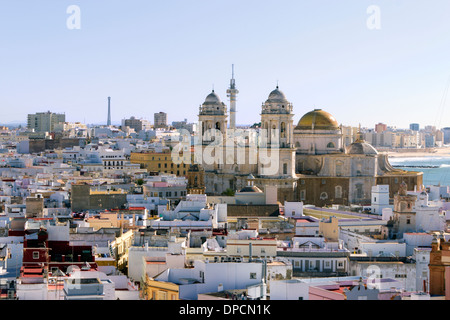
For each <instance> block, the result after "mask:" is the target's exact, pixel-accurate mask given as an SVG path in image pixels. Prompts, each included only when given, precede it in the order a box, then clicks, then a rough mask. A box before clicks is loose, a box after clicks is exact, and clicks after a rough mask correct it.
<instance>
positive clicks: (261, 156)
mask: <svg viewBox="0 0 450 320" xmlns="http://www.w3.org/2000/svg"><path fill="white" fill-rule="evenodd" d="M227 93H228V97H229V98H230V104H231V108H230V111H231V112H230V117H231V121H230V125H228V111H227V106H226V104H225V103H224V102H222V101H221V99H220V97H219V95H217V93H215V92H214V90H213V91H212V92H211V93H210V94H209V95H208V96H207V97H206V99H205V101H204V102H203V104H202V105H201V106H200V108H199V115H198V120H199V129H198V130H199V132H198V133H199V135H200V136H201V137H202V140H201V142H200V143H201V148H202V153H203V154H205V153H208V152H209V153H210V155H211V157H210V158H213V159H215V160H216V161H208V160H207V159H206V158H203V159H202V160H201V161H200V163H201V167H202V176H203V177H202V178H204V187H205V190H206V193H207V194H211V195H220V194H223V193H224V192H226V191H227V190H232V191H240V190H241V189H243V188H245V187H246V186H247V185H249V183H251V184H252V185H254V186H256V187H257V188H254V189H253V192H262V191H261V190H264V189H265V188H266V187H267V186H276V187H277V190H278V201H279V202H281V203H283V202H284V201H302V202H303V203H304V204H313V205H316V206H325V205H330V204H342V205H350V204H360V205H368V204H370V201H371V189H372V186H375V185H378V184H383V185H389V190H390V197H391V198H392V197H393V196H394V194H395V193H396V192H397V191H398V189H399V186H400V184H401V183H405V184H406V185H407V188H408V190H414V189H419V188H421V187H422V172H411V171H404V170H399V169H395V168H393V167H392V166H391V165H390V164H389V161H388V156H387V154H383V153H379V152H378V151H377V150H376V149H375V148H374V147H373V146H372V145H370V144H369V143H367V142H366V141H364V139H363V136H362V134H361V132H359V134H358V138H357V139H356V141H354V142H353V143H351V144H350V145H348V146H344V144H343V134H342V125H339V123H338V122H337V120H336V119H335V118H334V117H333V116H332V115H331V114H329V113H328V112H326V111H324V110H321V109H314V110H312V111H309V112H307V113H306V114H304V116H303V117H301V119H300V121H299V122H298V123H297V125H295V124H294V120H293V118H294V113H293V111H294V110H293V105H292V103H291V102H289V100H287V98H286V96H285V94H284V93H283V92H282V91H281V90H280V89H279V87H278V86H277V87H276V88H275V89H274V90H273V91H272V92H270V94H269V96H268V98H267V100H266V101H265V102H264V103H263V104H262V106H261V113H260V115H261V119H260V121H261V125H260V128H258V130H259V131H260V132H259V133H260V135H261V133H264V134H263V136H264V137H265V139H263V140H264V143H262V144H261V143H258V144H257V148H252V147H251V145H249V144H244V146H242V145H238V143H237V142H236V141H234V140H233V139H226V137H227V136H229V134H228V131H232V132H234V129H236V128H235V118H234V117H235V111H236V95H237V93H238V90H237V89H236V86H235V81H234V76H233V79H232V80H231V83H230V89H229V90H228V91H227ZM210 129H215V130H217V131H218V132H220V133H221V135H220V137H219V139H223V140H222V142H223V143H222V144H221V146H220V147H215V148H211V144H214V141H216V142H217V140H216V139H217V136H212V135H211V130H210ZM217 131H216V132H217ZM246 139H247V140H245V141H247V142H248V141H249V137H246ZM259 139H260V140H261V138H259ZM258 141H259V140H258ZM208 148H209V149H208ZM230 150H231V151H230ZM273 154H277V161H274V163H275V166H276V167H275V168H273V167H272V169H275V170H268V168H267V166H269V165H270V166H273V165H274V163H269V164H267V162H269V161H265V160H266V159H268V158H271V155H273ZM239 157H241V158H242V159H244V158H245V160H246V161H238V160H239V159H240V158H239ZM220 159H221V160H220ZM251 159H253V160H254V159H257V161H251ZM250 180H252V181H250Z"/></svg>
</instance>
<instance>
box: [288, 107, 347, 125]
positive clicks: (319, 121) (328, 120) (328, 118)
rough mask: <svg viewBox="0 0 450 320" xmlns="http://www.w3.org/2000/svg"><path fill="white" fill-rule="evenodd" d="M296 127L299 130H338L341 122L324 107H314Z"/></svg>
mask: <svg viewBox="0 0 450 320" xmlns="http://www.w3.org/2000/svg"><path fill="white" fill-rule="evenodd" d="M295 129H298V130H337V129H339V124H338V122H337V121H336V119H335V118H334V117H333V116H332V115H331V114H329V113H328V112H326V111H323V110H322V109H314V110H313V111H310V112H308V113H307V114H305V115H304V116H303V117H302V118H301V119H300V121H299V122H298V125H297V127H296V128H295Z"/></svg>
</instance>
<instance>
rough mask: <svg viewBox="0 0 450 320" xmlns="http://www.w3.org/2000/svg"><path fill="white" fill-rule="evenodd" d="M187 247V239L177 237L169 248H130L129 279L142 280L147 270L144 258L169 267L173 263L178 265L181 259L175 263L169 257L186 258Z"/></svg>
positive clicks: (171, 240)
mask: <svg viewBox="0 0 450 320" xmlns="http://www.w3.org/2000/svg"><path fill="white" fill-rule="evenodd" d="M185 247H186V243H185V239H184V238H175V237H171V239H170V241H169V242H168V246H167V247H149V246H148V244H146V245H144V246H143V247H136V246H133V247H130V248H129V249H128V277H129V278H130V279H131V280H132V281H135V282H139V281H141V280H142V277H143V276H144V274H145V272H146V269H147V267H146V266H145V268H144V265H143V261H144V260H143V259H144V258H148V261H152V260H153V261H165V263H166V264H167V265H172V262H173V263H174V264H175V265H177V264H176V263H178V261H179V259H175V260H174V261H173V259H171V257H169V255H180V256H183V257H184V254H185V253H184V252H185V250H184V248H185ZM150 269H151V268H150ZM149 271H151V270H149Z"/></svg>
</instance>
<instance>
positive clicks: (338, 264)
mask: <svg viewBox="0 0 450 320" xmlns="http://www.w3.org/2000/svg"><path fill="white" fill-rule="evenodd" d="M337 266H338V268H341V269H342V268H344V262H342V261H339V262H338V263H337Z"/></svg>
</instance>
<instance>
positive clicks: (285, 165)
mask: <svg viewBox="0 0 450 320" xmlns="http://www.w3.org/2000/svg"><path fill="white" fill-rule="evenodd" d="M287 171H288V165H287V163H283V174H287V173H288V172H287Z"/></svg>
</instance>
